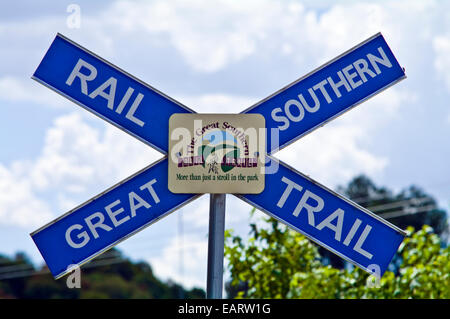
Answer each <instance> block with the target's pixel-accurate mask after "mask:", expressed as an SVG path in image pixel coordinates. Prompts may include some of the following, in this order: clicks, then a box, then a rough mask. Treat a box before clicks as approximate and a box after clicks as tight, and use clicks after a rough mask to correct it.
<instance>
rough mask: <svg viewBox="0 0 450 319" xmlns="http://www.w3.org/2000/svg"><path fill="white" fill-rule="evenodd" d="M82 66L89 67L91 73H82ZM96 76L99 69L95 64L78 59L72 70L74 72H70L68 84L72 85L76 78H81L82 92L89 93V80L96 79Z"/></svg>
mask: <svg viewBox="0 0 450 319" xmlns="http://www.w3.org/2000/svg"><path fill="white" fill-rule="evenodd" d="M82 67H85V68H86V69H88V70H89V71H90V73H89V74H83V73H81V68H82ZM96 76H97V69H96V68H95V67H94V66H93V65H91V64H89V63H87V62H86V61H84V60H82V59H78V62H77V64H76V65H75V67H74V68H73V70H72V73H70V75H69V77H68V78H67V81H66V84H67V85H69V86H70V85H72V83H73V81H74V80H75V78H79V79H80V83H81V92H82V93H83V94H86V95H88V90H87V82H88V81H92V80H93V79H95V77H96Z"/></svg>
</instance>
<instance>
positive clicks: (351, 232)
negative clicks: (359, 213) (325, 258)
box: [344, 218, 361, 246]
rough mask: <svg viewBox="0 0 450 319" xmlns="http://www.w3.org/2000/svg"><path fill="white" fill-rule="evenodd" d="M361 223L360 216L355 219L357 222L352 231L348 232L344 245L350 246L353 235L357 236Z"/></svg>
mask: <svg viewBox="0 0 450 319" xmlns="http://www.w3.org/2000/svg"><path fill="white" fill-rule="evenodd" d="M359 225H361V220H359V219H358V218H357V219H356V220H355V222H354V223H353V226H352V228H351V229H350V231H349V232H348V234H347V237H345V239H344V245H345V246H348V245H349V244H350V242H351V241H352V239H353V237H354V236H355V233H356V231H357V230H358V228H359Z"/></svg>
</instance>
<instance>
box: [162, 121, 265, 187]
mask: <svg viewBox="0 0 450 319" xmlns="http://www.w3.org/2000/svg"><path fill="white" fill-rule="evenodd" d="M265 141H266V136H265V119H264V117H263V116H262V115H260V114H174V115H172V116H171V117H170V119H169V156H170V158H169V190H170V191H171V192H173V193H229V194H233V193H235V194H237V193H241V194H243V193H247V194H257V193H261V192H262V191H263V190H264V185H265V183H264V170H265V156H264V155H265V150H266V145H265Z"/></svg>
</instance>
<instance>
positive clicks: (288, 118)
mask: <svg viewBox="0 0 450 319" xmlns="http://www.w3.org/2000/svg"><path fill="white" fill-rule="evenodd" d="M405 77H406V76H405V72H404V70H403V69H402V68H401V67H400V65H399V64H398V62H397V60H396V59H395V57H394V55H393V54H392V52H391V50H390V48H389V46H388V45H387V43H386V41H385V40H384V38H383V36H382V35H381V34H380V33H378V34H376V35H375V36H373V37H371V38H369V39H368V40H366V41H364V42H363V43H361V44H359V45H357V46H356V47H354V48H353V49H351V50H349V51H347V52H346V53H344V54H343V55H341V56H339V57H337V58H336V59H334V60H332V61H330V62H328V63H327V64H325V65H323V66H321V67H320V68H318V69H317V70H315V71H313V72H311V73H309V74H308V75H306V76H305V77H302V78H300V79H299V80H297V81H295V82H294V83H291V84H290V85H288V86H287V87H285V88H284V89H281V90H280V91H278V92H276V93H275V94H273V95H272V96H270V97H268V98H266V99H264V100H262V101H261V102H259V103H257V104H255V105H254V106H252V107H250V108H249V109H247V110H245V111H244V112H243V113H259V114H261V115H263V116H264V118H265V119H266V127H267V135H266V136H267V143H266V145H267V153H269V154H272V153H274V152H275V151H277V150H278V149H281V148H283V147H284V146H286V145H288V144H290V143H292V142H293V141H295V140H297V139H298V138H300V137H302V136H304V135H305V134H307V133H309V132H311V131H312V130H314V129H315V128H317V127H320V126H321V125H323V124H325V123H326V122H328V121H330V120H332V119H333V118H335V117H337V116H339V115H340V114H342V113H344V112H346V111H348V110H349V109H350V108H352V107H354V106H356V105H357V104H359V103H361V102H362V101H364V100H366V99H367V98H369V97H371V96H373V95H375V94H376V93H378V92H380V91H381V90H383V89H385V88H387V87H389V86H390V85H392V84H394V83H396V82H398V81H400V80H402V79H404V78H405ZM271 129H277V130H275V131H272V130H271ZM277 133H278V134H279V139H278V137H277V136H276V134H277Z"/></svg>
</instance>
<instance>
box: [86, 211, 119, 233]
mask: <svg viewBox="0 0 450 319" xmlns="http://www.w3.org/2000/svg"><path fill="white" fill-rule="evenodd" d="M94 218H98V221H97V222H96V223H95V224H93V223H92V220H93V219H94ZM84 221H85V222H86V225H87V226H88V227H89V230H90V231H91V233H92V235H93V236H94V238H98V233H97V228H101V229H104V230H106V231H110V230H112V228H111V227H109V226H108V225H106V224H103V222H104V221H105V216H104V215H103V214H102V213H100V212H96V213H94V214H92V215H90V216H88V217H86V218H85V219H84Z"/></svg>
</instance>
